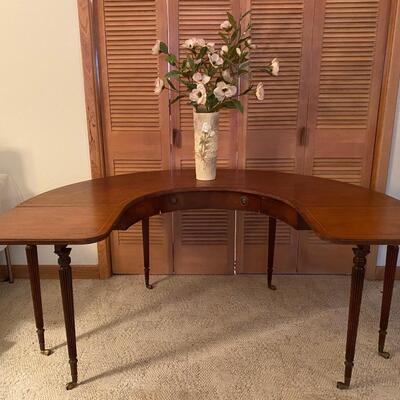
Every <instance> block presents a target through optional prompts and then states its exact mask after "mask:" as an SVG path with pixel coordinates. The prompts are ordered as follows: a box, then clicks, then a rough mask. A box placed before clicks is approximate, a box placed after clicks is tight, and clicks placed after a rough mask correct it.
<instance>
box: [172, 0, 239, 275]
mask: <svg viewBox="0 0 400 400" xmlns="http://www.w3.org/2000/svg"><path fill="white" fill-rule="evenodd" d="M170 5H171V7H170V26H171V28H172V29H171V36H170V47H171V48H172V49H173V50H174V51H175V54H179V55H180V56H181V57H182V56H184V54H185V51H184V49H183V48H182V43H183V42H184V41H185V40H186V39H189V38H191V37H200V38H204V39H205V40H206V41H207V42H215V43H217V45H218V46H221V39H220V38H219V36H218V30H219V25H220V24H221V22H222V21H224V20H225V19H226V12H227V11H230V12H232V13H233V14H236V15H238V11H239V4H238V2H237V1H234V0H202V1H198V0H179V1H177V0H173V1H170ZM192 113H193V110H192V107H191V106H190V105H187V98H184V99H182V100H181V101H180V102H179V103H177V104H176V105H175V107H174V108H173V110H172V119H173V124H174V129H175V130H176V132H177V133H178V135H179V139H178V140H177V142H176V143H175V146H174V150H173V151H174V162H175V168H177V169H181V168H194V144H193V114H192ZM236 118H237V113H235V112H229V111H223V112H222V114H221V117H220V128H219V144H218V168H235V167H236V152H237V143H236V140H237V136H236V135H237V122H236ZM234 232H235V227H234V213H233V212H232V211H225V210H201V211H183V212H179V213H174V233H175V238H174V271H175V272H176V273H182V274H184V273H192V274H195V273H200V274H206V273H217V274H218V273H220V274H224V273H228V274H229V273H233V260H234Z"/></svg>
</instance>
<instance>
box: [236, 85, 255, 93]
mask: <svg viewBox="0 0 400 400" xmlns="http://www.w3.org/2000/svg"><path fill="white" fill-rule="evenodd" d="M251 89H253V85H251V86H250V87H248V88H247V89H246V90H245V91H244V92H242V93H240V94H239V96H244V95H245V94H247V93H249V92H250V90H251Z"/></svg>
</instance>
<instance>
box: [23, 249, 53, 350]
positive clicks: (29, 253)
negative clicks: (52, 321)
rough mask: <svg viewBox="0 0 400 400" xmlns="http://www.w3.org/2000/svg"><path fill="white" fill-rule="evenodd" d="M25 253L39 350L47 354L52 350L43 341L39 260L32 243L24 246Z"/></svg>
mask: <svg viewBox="0 0 400 400" xmlns="http://www.w3.org/2000/svg"><path fill="white" fill-rule="evenodd" d="M25 254H26V260H27V262H28V273H29V282H30V284H31V294H32V303H33V313H34V315H35V324H36V333H37V335H38V339H39V347H40V352H41V353H42V354H44V355H46V356H48V355H50V354H51V353H52V351H51V350H50V349H46V347H45V341H44V322H43V307H42V294H41V289H40V275H39V260H38V254H37V247H36V246H34V245H28V246H26V247H25Z"/></svg>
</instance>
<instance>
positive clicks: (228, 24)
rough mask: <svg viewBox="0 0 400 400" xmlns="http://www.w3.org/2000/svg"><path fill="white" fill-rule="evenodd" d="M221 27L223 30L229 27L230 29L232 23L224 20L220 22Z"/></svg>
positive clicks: (227, 29)
mask: <svg viewBox="0 0 400 400" xmlns="http://www.w3.org/2000/svg"><path fill="white" fill-rule="evenodd" d="M220 27H221V29H223V30H225V31H229V29H231V28H232V25H231V23H230V22H229V21H224V22H223V23H222V24H221V26H220Z"/></svg>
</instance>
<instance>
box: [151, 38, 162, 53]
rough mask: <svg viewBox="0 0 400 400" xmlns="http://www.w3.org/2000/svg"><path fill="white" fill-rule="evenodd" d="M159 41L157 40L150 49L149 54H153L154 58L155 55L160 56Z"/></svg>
mask: <svg viewBox="0 0 400 400" xmlns="http://www.w3.org/2000/svg"><path fill="white" fill-rule="evenodd" d="M160 43H161V41H160V40H157V41H156V43H155V45H154V46H153V47H152V49H151V54H153V55H154V56H156V55H157V54H160Z"/></svg>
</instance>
